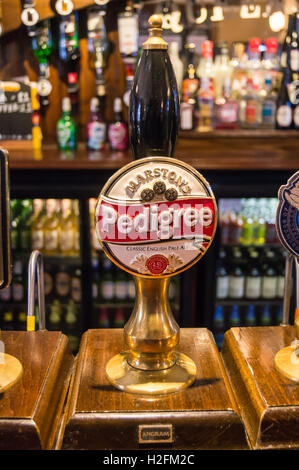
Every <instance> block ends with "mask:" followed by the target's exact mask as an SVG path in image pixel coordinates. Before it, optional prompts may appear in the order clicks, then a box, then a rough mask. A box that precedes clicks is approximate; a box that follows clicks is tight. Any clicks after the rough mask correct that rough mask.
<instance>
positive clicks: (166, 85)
mask: <svg viewBox="0 0 299 470" xmlns="http://www.w3.org/2000/svg"><path fill="white" fill-rule="evenodd" d="M151 22H152V24H151V25H150V26H151V27H150V30H149V38H148V40H147V41H145V42H144V43H143V53H142V56H141V59H140V61H139V63H138V67H137V70H136V73H135V78H134V84H133V88H132V91H131V96H130V107H129V116H130V119H129V122H130V140H131V145H132V150H133V156H134V158H135V159H138V158H143V157H147V156H159V155H163V156H168V157H172V156H173V153H174V148H175V143H176V139H177V133H178V128H179V96H178V90H177V84H176V79H175V75H174V71H173V68H172V65H171V61H170V59H169V56H168V53H167V47H168V46H167V43H166V42H165V41H164V40H163V39H162V28H161V25H162V19H161V18H160V17H159V16H158V15H153V16H152V17H151ZM153 90H155V92H154V93H153Z"/></svg>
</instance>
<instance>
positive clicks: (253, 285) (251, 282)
mask: <svg viewBox="0 0 299 470" xmlns="http://www.w3.org/2000/svg"><path fill="white" fill-rule="evenodd" d="M258 258H259V254H258V252H257V251H256V250H252V251H251V252H250V258H249V260H248V261H249V267H248V269H247V273H246V278H245V297H246V298H247V299H259V298H260V297H261V291H262V273H261V270H260V268H259V265H258Z"/></svg>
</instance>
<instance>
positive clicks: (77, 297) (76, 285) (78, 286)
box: [71, 268, 82, 304]
mask: <svg viewBox="0 0 299 470" xmlns="http://www.w3.org/2000/svg"><path fill="white" fill-rule="evenodd" d="M81 279H82V271H81V269H80V268H76V269H75V271H74V272H73V273H72V276H71V299H72V300H73V301H74V302H75V303H77V304H80V303H81V300H82V281H81Z"/></svg>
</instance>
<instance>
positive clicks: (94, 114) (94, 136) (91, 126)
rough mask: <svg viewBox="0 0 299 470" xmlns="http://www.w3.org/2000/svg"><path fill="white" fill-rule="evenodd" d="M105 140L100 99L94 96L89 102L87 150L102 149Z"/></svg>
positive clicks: (104, 126) (104, 125) (104, 124)
mask: <svg viewBox="0 0 299 470" xmlns="http://www.w3.org/2000/svg"><path fill="white" fill-rule="evenodd" d="M105 142H106V123H105V119H104V117H103V113H102V109H101V107H100V101H99V99H98V98H96V97H95V98H92V99H91V102H90V118H89V122H88V123H87V148H88V149H89V150H104V149H105Z"/></svg>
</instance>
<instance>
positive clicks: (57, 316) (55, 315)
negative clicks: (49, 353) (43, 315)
mask: <svg viewBox="0 0 299 470" xmlns="http://www.w3.org/2000/svg"><path fill="white" fill-rule="evenodd" d="M61 320H62V307H61V303H60V301H59V300H58V299H55V300H53V303H52V304H51V305H50V314H49V317H48V329H49V330H52V331H58V330H59V329H60V327H61Z"/></svg>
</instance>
